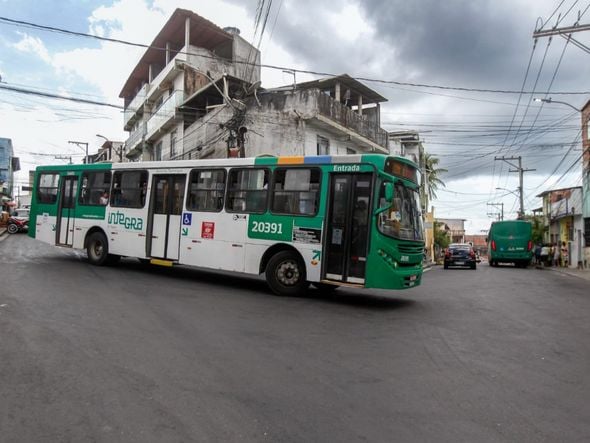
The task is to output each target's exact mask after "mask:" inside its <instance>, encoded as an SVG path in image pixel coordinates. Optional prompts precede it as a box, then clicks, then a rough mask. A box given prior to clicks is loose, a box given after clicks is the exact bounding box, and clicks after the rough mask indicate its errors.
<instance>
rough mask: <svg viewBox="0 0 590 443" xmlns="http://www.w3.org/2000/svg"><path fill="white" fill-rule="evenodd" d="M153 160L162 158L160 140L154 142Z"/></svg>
mask: <svg viewBox="0 0 590 443" xmlns="http://www.w3.org/2000/svg"><path fill="white" fill-rule="evenodd" d="M154 160H156V161H160V160H162V142H161V141H159V142H158V143H156V147H155V148H154Z"/></svg>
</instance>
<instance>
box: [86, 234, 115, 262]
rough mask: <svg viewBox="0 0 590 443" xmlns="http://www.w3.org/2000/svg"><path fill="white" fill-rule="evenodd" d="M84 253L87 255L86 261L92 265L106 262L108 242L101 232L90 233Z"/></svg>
mask: <svg viewBox="0 0 590 443" xmlns="http://www.w3.org/2000/svg"><path fill="white" fill-rule="evenodd" d="M86 255H88V261H89V262H90V263H92V264H93V265H96V266H103V265H105V264H106V262H107V258H108V255H109V244H108V243H107V238H106V237H105V236H104V234H103V233H102V232H95V233H93V234H90V237H88V242H87V244H86Z"/></svg>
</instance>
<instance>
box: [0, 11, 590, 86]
mask: <svg viewBox="0 0 590 443" xmlns="http://www.w3.org/2000/svg"><path fill="white" fill-rule="evenodd" d="M0 22H4V23H6V24H9V25H13V26H17V27H25V28H33V29H41V30H44V31H48V32H57V33H61V34H67V35H74V36H77V37H86V38H92V39H96V40H101V41H106V42H110V43H118V44H123V45H128V46H134V47H138V48H145V49H154V50H158V51H166V48H160V47H157V46H152V45H146V44H143V43H136V42H131V41H128V40H122V39H116V38H111V37H102V36H98V35H93V34H88V33H84V32H77V31H71V30H68V29H64V28H57V27H54V26H45V25H40V24H37V23H32V22H26V21H23V20H14V19H11V18H8V17H2V16H0ZM178 54H183V55H191V56H196V57H202V58H210V59H214V60H220V58H219V57H217V56H214V55H205V54H202V53H198V54H197V53H193V52H188V51H186V52H185V51H179V52H178ZM233 63H235V64H244V65H251V66H256V67H261V68H267V69H278V70H281V71H282V70H290V71H293V72H298V73H302V74H310V75H318V76H325V77H335V76H337V74H334V73H329V72H321V71H312V70H306V69H296V68H292V67H285V66H278V65H268V64H264V63H255V62H250V61H244V60H234V61H233ZM351 78H353V79H355V80H359V81H366V82H372V83H380V84H392V85H399V86H411V87H416V88H430V89H442V90H451V91H465V92H485V93H494V94H532V93H534V91H522V90H521V91H514V90H507V89H489V88H467V87H458V86H443V85H432V84H425V83H412V82H402V81H396V80H383V79H376V78H369V77H362V76H351ZM537 93H539V94H545V93H548V92H539V91H537ZM552 94H554V95H589V94H590V91H553V92H552Z"/></svg>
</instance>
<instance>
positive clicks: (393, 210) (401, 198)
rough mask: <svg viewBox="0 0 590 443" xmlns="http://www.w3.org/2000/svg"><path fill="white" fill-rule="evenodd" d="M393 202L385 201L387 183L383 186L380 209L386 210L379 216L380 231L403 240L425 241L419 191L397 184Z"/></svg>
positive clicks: (380, 195)
mask: <svg viewBox="0 0 590 443" xmlns="http://www.w3.org/2000/svg"><path fill="white" fill-rule="evenodd" d="M394 189H395V191H394V197H393V202H388V201H387V200H385V183H383V184H382V185H381V191H380V194H379V207H380V209H384V210H383V211H382V212H380V214H379V221H378V225H379V231H380V232H382V233H383V234H385V235H387V236H390V237H394V238H398V239H403V240H419V241H423V240H424V229H423V226H422V214H421V212H420V195H419V193H418V191H415V190H413V189H410V188H408V187H406V186H404V185H403V184H402V183H401V182H398V183H396V184H395V187H394Z"/></svg>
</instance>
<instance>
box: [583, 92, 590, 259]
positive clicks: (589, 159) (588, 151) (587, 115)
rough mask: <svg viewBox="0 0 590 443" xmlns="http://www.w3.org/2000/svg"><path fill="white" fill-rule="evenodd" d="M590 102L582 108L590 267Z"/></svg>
mask: <svg viewBox="0 0 590 443" xmlns="http://www.w3.org/2000/svg"><path fill="white" fill-rule="evenodd" d="M589 122H590V100H589V101H588V102H587V103H586V104H585V105H584V107H583V108H582V149H583V152H582V198H583V199H584V202H583V208H582V216H583V217H584V241H585V245H584V260H585V263H587V264H589V265H590V124H589Z"/></svg>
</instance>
